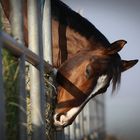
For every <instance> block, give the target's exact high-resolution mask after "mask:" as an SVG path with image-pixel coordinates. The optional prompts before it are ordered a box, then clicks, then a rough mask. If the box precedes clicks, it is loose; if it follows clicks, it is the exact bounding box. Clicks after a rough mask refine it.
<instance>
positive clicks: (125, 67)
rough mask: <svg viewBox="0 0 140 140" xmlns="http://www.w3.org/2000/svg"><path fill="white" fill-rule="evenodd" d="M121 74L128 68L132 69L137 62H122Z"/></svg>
mask: <svg viewBox="0 0 140 140" xmlns="http://www.w3.org/2000/svg"><path fill="white" fill-rule="evenodd" d="M121 62H122V72H124V71H126V70H128V69H129V68H131V67H133V66H134V65H136V64H137V62H138V60H137V59H136V60H129V61H126V60H122V61H121Z"/></svg>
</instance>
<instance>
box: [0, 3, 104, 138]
mask: <svg viewBox="0 0 140 140" xmlns="http://www.w3.org/2000/svg"><path fill="white" fill-rule="evenodd" d="M42 2H43V1H40V0H28V8H27V11H28V30H29V37H28V39H29V48H27V47H26V46H25V45H24V42H23V18H22V17H23V13H22V9H23V3H24V1H23V0H12V1H10V5H11V13H12V18H11V25H10V26H11V27H10V28H11V32H12V35H13V37H11V36H10V35H8V34H7V33H5V32H4V31H2V30H1V31H0V106H1V109H0V116H1V120H0V137H1V140H5V139H7V137H6V135H7V129H5V124H6V115H7V114H6V113H7V111H6V108H5V106H6V102H5V96H6V95H5V89H4V74H3V69H4V68H3V67H4V66H3V56H2V54H3V53H2V52H3V49H6V50H7V51H10V52H11V53H12V55H13V56H15V57H17V58H18V60H17V61H18V67H19V74H18V77H19V79H18V82H19V84H18V94H19V95H18V96H19V97H18V103H19V105H18V106H19V111H18V113H19V114H18V116H19V117H18V120H17V121H18V122H19V123H18V128H19V130H18V132H19V135H18V138H17V139H18V140H30V139H32V140H39V139H41V140H45V139H51V140H52V139H54V140H63V139H64V140H81V139H84V138H85V139H93V140H94V139H95V140H103V139H104V136H105V104H104V96H103V95H101V96H99V97H97V98H95V99H93V100H91V101H90V102H89V103H88V104H87V105H86V107H85V108H84V110H83V111H82V112H81V113H80V114H79V115H78V117H77V118H76V120H75V121H74V123H73V124H72V125H71V126H68V127H66V128H65V129H64V130H63V131H58V132H57V131H56V130H55V129H54V128H53V125H52V121H53V118H52V115H53V106H54V104H55V103H54V102H53V100H54V97H55V93H54V92H53V87H52V85H51V84H49V85H47V86H46V82H45V78H44V76H45V74H46V73H51V72H52V71H53V67H52V65H51V64H52V49H51V12H50V11H51V7H50V0H46V1H45V3H44V7H43V8H42ZM1 17H2V14H1ZM43 27H45V28H43ZM42 29H43V30H42ZM44 52H45V53H44ZM47 61H49V64H48V63H47ZM27 62H28V63H27ZM28 67H29V70H28V71H26V68H28ZM44 69H45V72H44ZM27 79H29V80H27ZM47 80H50V81H49V83H51V82H53V78H51V76H50V77H49V79H47ZM52 84H53V83H52ZM46 91H48V92H49V93H48V92H47V93H48V94H47V96H46ZM27 95H29V96H30V100H29V102H28V101H27V98H28V97H27ZM29 104H30V105H29ZM28 106H30V107H28ZM46 108H47V109H48V110H47V112H46ZM30 118H31V119H30ZM28 127H31V129H32V130H29V128H28ZM29 131H30V132H29Z"/></svg>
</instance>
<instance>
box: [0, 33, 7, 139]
mask: <svg viewBox="0 0 140 140" xmlns="http://www.w3.org/2000/svg"><path fill="white" fill-rule="evenodd" d="M0 35H1V33H0ZM1 46H2V43H1V37H0V139H1V140H5V134H6V133H5V96H4V88H3V70H2V68H3V67H2V49H1Z"/></svg>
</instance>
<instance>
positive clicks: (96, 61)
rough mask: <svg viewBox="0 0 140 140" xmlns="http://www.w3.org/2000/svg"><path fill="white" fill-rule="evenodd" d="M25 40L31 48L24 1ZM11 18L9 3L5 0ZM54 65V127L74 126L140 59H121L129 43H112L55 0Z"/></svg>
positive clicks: (53, 23) (3, 1)
mask: <svg viewBox="0 0 140 140" xmlns="http://www.w3.org/2000/svg"><path fill="white" fill-rule="evenodd" d="M24 2H25V4H24V38H25V43H26V45H27V46H28V28H27V20H28V19H27V11H26V9H27V4H26V0H25V1H24ZM1 4H2V7H3V9H4V11H5V14H6V16H7V18H8V19H10V12H9V11H10V10H9V7H10V6H9V0H1ZM51 7H52V38H53V65H54V66H55V67H58V68H59V69H58V73H57V77H56V80H57V82H58V83H59V86H58V96H57V105H56V109H55V114H54V124H55V125H56V126H57V127H59V128H63V127H65V126H67V125H70V124H71V123H72V122H73V120H74V119H75V117H76V116H77V115H78V113H79V112H80V111H81V110H82V109H83V107H84V106H85V105H86V103H87V102H88V101H89V100H90V99H91V98H93V97H94V96H96V95H97V94H100V93H104V92H105V91H106V90H107V88H108V86H109V85H110V82H111V81H112V85H113V90H115V88H116V87H117V85H118V84H119V83H120V79H121V73H122V72H123V71H125V70H127V69H129V68H131V67H132V66H134V65H135V64H136V63H137V62H138V60H130V61H125V60H121V57H120V56H119V54H118V52H119V51H120V50H121V49H122V48H123V47H124V45H125V44H126V41H125V40H118V41H116V42H114V43H110V42H109V41H108V40H107V39H106V37H105V36H104V35H103V34H102V33H101V32H100V31H98V30H97V29H96V27H95V26H94V25H92V24H91V23H90V22H89V21H88V20H86V19H85V18H84V17H82V16H80V15H79V14H78V13H76V12H74V11H73V10H71V9H70V8H69V7H68V6H66V5H65V4H64V3H62V2H61V1H59V0H51Z"/></svg>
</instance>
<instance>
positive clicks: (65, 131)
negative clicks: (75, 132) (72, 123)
mask: <svg viewBox="0 0 140 140" xmlns="http://www.w3.org/2000/svg"><path fill="white" fill-rule="evenodd" d="M64 135H65V140H70V127H69V126H68V127H66V128H65V129H64Z"/></svg>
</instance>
